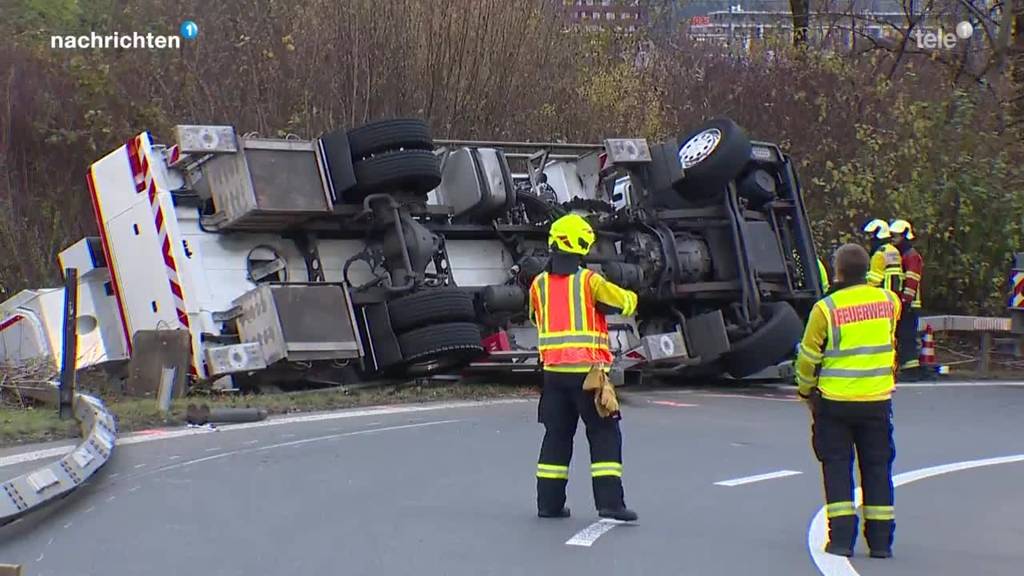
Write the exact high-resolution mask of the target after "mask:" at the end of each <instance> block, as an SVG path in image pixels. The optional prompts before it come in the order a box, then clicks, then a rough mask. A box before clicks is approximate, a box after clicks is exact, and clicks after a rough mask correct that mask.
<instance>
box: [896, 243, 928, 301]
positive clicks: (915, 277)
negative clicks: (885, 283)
mask: <svg viewBox="0 0 1024 576" xmlns="http://www.w3.org/2000/svg"><path fill="white" fill-rule="evenodd" d="M901 252H902V254H903V292H902V299H903V304H904V305H907V304H909V305H910V307H911V308H920V307H921V275H922V274H924V258H922V257H921V253H920V252H918V251H917V250H915V249H914V247H913V246H907V247H906V248H905V249H903V250H901Z"/></svg>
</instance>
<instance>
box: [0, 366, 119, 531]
mask: <svg viewBox="0 0 1024 576" xmlns="http://www.w3.org/2000/svg"><path fill="white" fill-rule="evenodd" d="M54 392H58V393H59V391H58V390H57V386H56V385H54ZM73 410H74V416H75V419H76V420H78V422H79V425H80V426H81V429H82V443H81V444H79V445H78V446H76V447H75V449H74V450H72V451H71V452H70V453H69V454H67V455H66V456H64V457H63V458H61V459H60V460H57V461H56V462H52V463H50V464H48V465H46V466H43V467H41V468H37V469H36V470H33V471H32V472H28V473H26V474H22V475H21V476H17V477H15V478H12V479H10V480H8V481H6V482H4V483H3V484H2V486H0V490H2V492H0V526H2V525H4V524H9V523H10V522H13V521H14V520H17V519H18V518H20V517H21V516H23V515H24V514H26V513H28V512H29V511H31V510H33V509H35V508H38V507H40V506H43V505H45V504H48V503H50V502H52V501H54V500H56V499H58V498H62V497H64V496H67V495H68V494H70V493H71V492H72V491H74V490H75V489H76V488H78V487H79V486H81V485H82V484H83V483H84V482H85V481H86V480H88V479H89V478H90V477H92V475H93V474H95V473H96V472H97V471H98V470H99V469H100V468H102V467H103V465H104V464H106V463H107V461H108V460H110V456H111V455H112V454H113V452H114V444H115V442H116V441H117V424H116V423H115V421H114V417H113V416H112V415H111V414H110V412H108V411H107V408H106V407H105V406H104V405H103V402H102V401H101V400H99V399H98V398H95V397H93V396H89V395H86V394H75V395H74V398H73Z"/></svg>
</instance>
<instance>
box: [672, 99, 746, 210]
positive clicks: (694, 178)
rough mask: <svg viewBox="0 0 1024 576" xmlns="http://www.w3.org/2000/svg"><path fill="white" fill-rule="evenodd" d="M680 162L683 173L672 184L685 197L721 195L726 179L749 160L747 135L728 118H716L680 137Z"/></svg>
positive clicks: (703, 199)
mask: <svg viewBox="0 0 1024 576" xmlns="http://www.w3.org/2000/svg"><path fill="white" fill-rule="evenodd" d="M680 142H682V144H681V145H680V146H679V163H680V165H681V167H682V169H683V177H682V178H681V179H679V180H677V181H676V182H675V184H674V185H673V188H675V189H676V192H679V194H680V195H682V196H683V197H684V198H686V199H687V200H691V201H694V202H707V201H713V200H717V199H719V198H721V197H722V196H723V195H724V194H725V190H726V187H727V186H728V185H729V182H731V181H732V180H734V179H735V178H736V177H737V176H739V175H740V173H741V172H743V169H744V168H745V167H746V165H747V164H748V163H749V162H750V153H751V147H750V138H748V137H747V135H746V134H745V133H744V132H743V129H742V128H740V127H739V126H737V125H736V123H735V122H733V121H732V120H729V119H728V118H716V119H714V120H711V121H710V122H708V123H707V124H705V125H703V126H701V127H700V128H698V129H697V130H694V131H693V132H691V133H690V134H688V135H686V136H685V137H683V138H682V139H681V140H680Z"/></svg>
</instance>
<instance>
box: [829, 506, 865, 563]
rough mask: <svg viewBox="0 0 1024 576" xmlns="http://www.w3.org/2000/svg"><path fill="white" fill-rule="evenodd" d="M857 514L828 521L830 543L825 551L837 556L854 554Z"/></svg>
mask: <svg viewBox="0 0 1024 576" xmlns="http://www.w3.org/2000/svg"><path fill="white" fill-rule="evenodd" d="M858 523H859V522H858V518H857V517H856V516H839V517H838V518H830V519H829V521H828V544H827V545H826V546H825V552H828V553H829V554H835V555H836V556H846V557H847V558H849V557H850V556H853V546H854V544H855V543H856V541H857V524H858Z"/></svg>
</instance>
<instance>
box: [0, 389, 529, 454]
mask: <svg viewBox="0 0 1024 576" xmlns="http://www.w3.org/2000/svg"><path fill="white" fill-rule="evenodd" d="M534 394H536V389H535V388H533V387H529V386H508V385H503V386H499V385H491V384H461V383H459V384H446V385H431V386H414V385H409V386H400V387H394V386H392V387H384V388H365V389H360V390H351V389H342V388H332V389H328V390H317V391H309V392H294V393H287V394H265V395H248V396H202V397H192V398H182V399H179V400H175V401H174V402H173V403H172V405H171V411H170V413H168V414H162V413H161V412H160V410H159V409H158V407H157V403H156V401H155V400H153V399H135V398H117V397H106V398H104V399H103V400H104V402H106V404H107V407H108V408H109V409H110V410H111V411H112V412H113V413H114V415H115V416H116V417H117V421H118V430H119V431H120V432H132V431H137V430H145V429H147V428H157V427H167V426H182V425H184V424H185V412H186V410H187V408H188V405H189V404H196V405H200V404H207V405H209V406H210V407H211V408H263V409H265V410H267V412H269V413H270V414H291V413H297V412H317V411H323V410H339V409H343V408H356V407H360V406H374V405H381V404H413V403H422V402H436V401H442V400H484V399H491V398H517V397H528V396H532V395H534ZM78 435H79V431H78V426H77V423H76V422H75V421H74V420H66V421H62V420H60V419H58V418H57V409H56V408H55V407H50V406H39V407H33V408H21V407H15V406H0V447H3V446H11V445H16V444H26V443H31V442H47V441H51V440H60V439H64V438H76V437H78Z"/></svg>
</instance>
